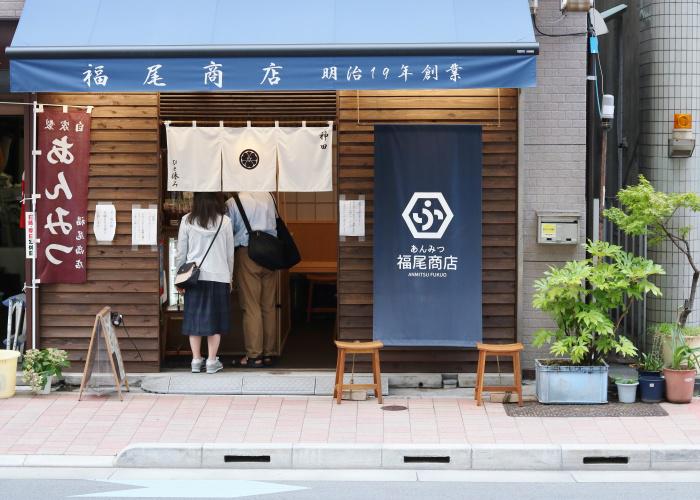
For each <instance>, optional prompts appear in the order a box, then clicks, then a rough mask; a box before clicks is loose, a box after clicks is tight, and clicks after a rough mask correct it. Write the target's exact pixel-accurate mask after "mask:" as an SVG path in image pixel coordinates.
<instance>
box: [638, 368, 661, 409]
mask: <svg viewBox="0 0 700 500" xmlns="http://www.w3.org/2000/svg"><path fill="white" fill-rule="evenodd" d="M664 385H665V380H664V378H663V377H661V376H659V375H644V376H641V377H639V393H640V396H641V399H642V402H644V403H659V402H661V401H663V400H664Z"/></svg>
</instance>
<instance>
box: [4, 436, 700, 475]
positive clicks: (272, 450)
mask: <svg viewBox="0 0 700 500" xmlns="http://www.w3.org/2000/svg"><path fill="white" fill-rule="evenodd" d="M0 467H56V468H70V467H74V468H95V469H99V468H125V469H129V468H154V469H160V468H176V469H178V468H180V469H300V470H318V469H364V470H368V469H375V470H377V469H386V470H389V469H390V470H400V469H411V470H416V469H428V470H481V471H485V470H492V471H494V470H495V471H499V470H521V471H522V470H529V471H585V470H605V471H615V470H628V471H644V470H658V471H684V470H700V445H693V446H683V445H609V444H602V445H594V444H585V445H583V444H563V445H548V444H532V445H523V444H474V445H467V444H390V443H386V444H371V443H369V444H340V443H339V444H325V443H324V444H311V443H280V444H277V443H261V444H256V443H251V444H235V443H231V444H225V443H221V444H219V443H216V444H214V443H212V444H209V443H205V444H186V443H183V444H163V443H140V444H134V445H130V446H128V447H126V448H125V449H123V450H122V451H121V452H120V453H119V454H118V455H117V456H116V457H115V456H111V455H110V456H90V455H87V456H82V455H0Z"/></svg>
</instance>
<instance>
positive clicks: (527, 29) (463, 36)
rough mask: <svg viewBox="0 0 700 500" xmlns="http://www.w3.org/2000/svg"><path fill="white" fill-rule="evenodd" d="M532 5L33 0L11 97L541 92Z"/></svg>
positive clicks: (13, 67) (23, 21) (493, 0)
mask: <svg viewBox="0 0 700 500" xmlns="http://www.w3.org/2000/svg"><path fill="white" fill-rule="evenodd" d="M537 51H538V45H537V42H536V41H535V37H534V34H533V31H532V23H531V20H530V13H529V7H528V2H527V1H525V0H489V1H488V2H477V1H466V0H431V1H429V2H428V1H425V0H325V1H310V0H258V1H250V0H197V1H192V0H27V1H26V3H25V7H24V11H23V13H22V16H21V18H20V22H19V25H18V27H17V32H16V34H15V37H14V39H13V41H12V45H11V46H10V47H8V49H7V54H8V55H9V57H10V58H11V62H10V75H11V89H12V91H14V92H52V91H57V92H59V91H60V92H110V91H111V92H125V91H128V92H134V91H136V92H138V91H159V92H167V91H217V90H334V89H336V90H343V89H449V88H476V87H529V86H534V85H535V55H536V54H537Z"/></svg>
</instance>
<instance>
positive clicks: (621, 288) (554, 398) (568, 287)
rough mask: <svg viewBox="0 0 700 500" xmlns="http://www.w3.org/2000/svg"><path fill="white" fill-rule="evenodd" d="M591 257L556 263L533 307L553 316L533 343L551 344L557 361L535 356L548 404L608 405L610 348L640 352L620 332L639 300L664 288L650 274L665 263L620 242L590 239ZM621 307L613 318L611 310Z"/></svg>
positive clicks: (624, 352)
mask: <svg viewBox="0 0 700 500" xmlns="http://www.w3.org/2000/svg"><path fill="white" fill-rule="evenodd" d="M586 250H587V251H588V254H589V255H590V258H587V259H583V260H578V261H571V262H567V263H566V264H565V265H564V266H562V267H558V268H557V267H551V268H550V269H549V271H547V272H545V276H544V278H541V279H539V280H537V281H535V290H536V291H535V295H534V298H533V307H534V308H535V309H539V310H541V311H544V312H546V313H548V314H549V316H550V317H551V318H552V319H553V320H554V323H555V327H554V328H545V329H541V330H539V331H537V332H536V333H535V338H534V340H533V344H534V345H535V346H536V347H541V346H543V345H545V344H549V345H550V352H551V353H552V354H554V355H555V356H557V357H558V358H555V359H538V360H535V375H536V382H537V398H538V400H539V401H540V402H542V403H606V402H607V400H608V396H607V391H608V366H607V364H606V363H605V359H604V358H605V356H606V355H607V354H608V353H610V352H615V353H616V354H619V355H622V356H634V355H635V354H636V353H637V349H636V347H635V346H634V344H632V342H631V341H630V340H629V339H628V338H627V337H625V336H624V335H621V334H620V333H619V329H620V325H621V323H622V321H623V319H624V318H625V316H626V315H627V313H628V312H629V309H630V307H631V305H632V303H633V302H634V300H637V299H641V298H642V297H644V295H645V294H646V293H652V294H654V295H660V294H661V291H660V290H659V288H658V287H657V286H656V285H654V284H653V283H652V282H651V281H650V280H649V278H650V277H652V276H654V275H657V274H663V272H664V271H663V269H662V268H661V266H659V265H657V264H654V263H653V262H652V261H651V260H648V259H645V258H642V257H635V256H634V255H632V254H630V253H627V252H625V251H623V250H622V248H621V247H619V246H617V245H611V244H609V243H607V242H602V241H598V242H594V243H593V242H589V243H588V244H587V245H586ZM613 310H619V311H620V315H619V316H618V319H617V320H616V321H615V322H613V320H612V319H611V312H612V311H613Z"/></svg>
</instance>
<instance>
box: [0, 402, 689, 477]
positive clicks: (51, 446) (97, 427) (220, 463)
mask: <svg viewBox="0 0 700 500" xmlns="http://www.w3.org/2000/svg"><path fill="white" fill-rule="evenodd" d="M384 406H406V407H407V409H405V410H399V411H384V410H382V409H381V408H382V407H381V406H380V405H378V404H377V403H376V401H375V400H369V401H361V402H352V401H344V402H343V404H341V405H337V404H335V403H334V402H332V401H331V399H330V398H329V397H313V396H311V397H303V396H299V397H295V396H290V397H279V396H175V395H151V394H127V395H126V396H125V401H124V402H120V401H119V400H118V398H117V397H116V396H104V397H98V396H88V397H87V399H85V400H83V401H82V402H79V401H77V395H76V394H75V393H54V394H51V395H47V396H30V395H17V396H15V397H14V398H11V399H7V400H0V436H2V439H0V455H3V456H2V457H1V458H2V460H0V463H5V464H6V465H10V463H12V464H13V465H35V466H39V465H50V464H54V465H61V464H63V465H70V464H71V461H70V460H71V457H73V461H74V462H75V463H74V464H72V465H76V466H81V465H80V464H83V465H82V466H84V465H85V464H86V463H88V464H89V463H90V457H94V461H93V464H94V465H96V466H104V465H106V464H107V457H112V458H113V457H115V456H117V455H118V454H120V453H121V452H123V451H124V450H125V449H128V450H127V451H124V452H123V453H121V455H120V457H119V459H118V460H117V462H116V465H118V466H151V467H154V466H155V467H157V466H172V467H205V466H206V467H226V466H228V467H246V466H251V465H256V466H258V467H260V466H270V467H273V466H274V467H281V468H285V467H305V468H307V467H308V468H314V467H321V468H329V467H330V468H333V467H344V468H353V467H370V468H375V467H392V468H397V467H405V466H407V465H413V466H416V467H425V466H432V467H436V468H443V467H452V468H455V467H456V468H488V467H489V466H490V467H491V468H493V467H496V468H538V469H562V468H571V467H575V466H576V465H577V463H578V462H580V461H581V460H582V459H583V458H584V457H588V458H589V459H590V458H591V457H593V458H592V460H591V461H592V464H591V465H592V466H594V467H595V466H596V464H597V463H598V462H599V461H598V459H597V458H596V457H598V458H601V459H602V458H605V459H611V460H612V459H616V458H620V457H623V456H624V457H627V462H625V463H624V464H623V463H616V462H615V461H614V460H612V466H613V467H617V466H620V467H623V468H633V469H648V468H657V467H662V468H663V467H666V468H678V469H683V468H698V469H700V400H698V399H697V398H696V399H695V400H694V401H693V403H691V404H689V405H672V404H664V405H663V407H664V409H665V410H666V411H667V412H668V414H669V415H668V416H665V417H622V418H609V417H608V418H603V417H596V418H560V417H557V418H537V417H530V418H512V417H509V416H507V415H506V413H505V410H504V407H503V405H501V404H497V403H486V404H485V406H481V407H477V406H476V405H475V403H474V401H473V400H470V399H448V398H432V399H430V398H419V399H407V398H399V397H387V398H385V401H384ZM52 456H53V458H52ZM246 456H254V457H258V458H256V459H255V460H258V462H254V463H253V462H251V463H248V462H250V461H249V460H248V459H246V458H245V457H246ZM226 457H228V458H226ZM241 457H243V458H241ZM260 457H262V458H260ZM265 457H267V458H265ZM406 457H408V461H407V458H406ZM426 457H427V458H426ZM445 457H448V458H447V459H446V458H445ZM446 460H447V462H446ZM446 464H449V465H446ZM654 464H656V466H655V465H654ZM598 465H599V464H598ZM608 468H609V467H608Z"/></svg>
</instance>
